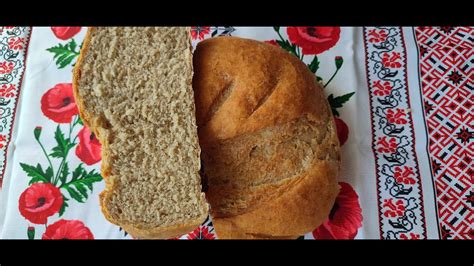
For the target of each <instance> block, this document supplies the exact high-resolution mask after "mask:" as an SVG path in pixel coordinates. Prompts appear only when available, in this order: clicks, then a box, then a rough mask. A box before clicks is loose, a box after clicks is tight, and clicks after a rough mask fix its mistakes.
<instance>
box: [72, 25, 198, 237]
mask: <svg viewBox="0 0 474 266" xmlns="http://www.w3.org/2000/svg"><path fill="white" fill-rule="evenodd" d="M94 30H95V28H94V27H89V28H88V30H87V33H86V36H85V38H84V42H83V45H82V49H81V53H80V55H79V58H78V60H77V62H76V65H75V67H74V71H73V83H72V84H73V93H74V98H75V101H76V105H77V107H78V110H79V115H80V117H81V119H82V121H83V122H84V124H85V125H86V126H87V127H88V128H89V129H90V130H91V131H92V132H93V133H94V134H95V135H96V137H97V139H98V140H99V141H100V143H101V144H102V164H101V174H102V177H103V178H104V180H105V184H106V187H105V189H104V191H102V192H101V193H100V195H99V201H100V206H101V210H102V213H103V214H104V217H105V218H106V219H107V220H108V221H109V222H111V223H113V224H116V225H118V226H120V227H122V228H123V229H124V230H125V231H126V232H127V233H129V234H130V235H132V236H133V237H135V238H173V237H177V236H180V235H183V234H186V233H188V232H190V231H192V230H194V229H195V228H196V227H198V226H199V225H200V224H201V223H202V222H203V221H204V220H205V219H206V218H207V214H205V215H203V216H202V217H198V218H197V219H195V220H192V221H189V222H188V223H186V224H181V225H173V226H162V227H156V228H151V229H150V228H142V227H141V226H140V224H136V223H123V222H121V221H118V220H116V219H114V218H113V217H112V215H110V213H109V210H108V209H107V207H106V205H105V202H106V201H107V198H108V197H110V196H111V195H112V192H113V191H114V190H115V188H116V184H115V183H114V182H113V180H111V179H110V178H109V176H110V172H111V165H109V164H107V163H106V162H107V161H108V160H107V158H108V157H109V152H108V149H109V147H108V145H107V141H105V136H103V134H102V132H101V130H100V129H101V127H102V125H103V123H104V121H102V120H101V119H100V117H94V115H93V114H91V113H89V112H87V109H86V108H85V103H84V101H83V99H82V97H80V94H79V93H78V90H79V80H80V78H81V67H82V62H83V60H84V58H85V56H86V55H87V52H88V49H89V43H90V40H91V35H92V33H93V31H94ZM190 45H191V44H190Z"/></svg>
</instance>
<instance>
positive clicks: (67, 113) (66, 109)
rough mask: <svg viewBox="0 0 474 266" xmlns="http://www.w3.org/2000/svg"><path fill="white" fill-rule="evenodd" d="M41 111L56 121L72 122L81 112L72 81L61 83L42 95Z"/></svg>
mask: <svg viewBox="0 0 474 266" xmlns="http://www.w3.org/2000/svg"><path fill="white" fill-rule="evenodd" d="M41 111H43V114H44V115H45V116H46V117H47V118H49V119H51V120H53V121H54V122H56V123H71V121H72V117H73V116H75V115H77V114H79V110H78V109H77V105H76V101H75V100H74V95H73V93H72V84H71V83H59V84H56V86H54V87H53V88H51V89H49V90H48V91H47V92H46V93H45V94H44V95H43V97H41Z"/></svg>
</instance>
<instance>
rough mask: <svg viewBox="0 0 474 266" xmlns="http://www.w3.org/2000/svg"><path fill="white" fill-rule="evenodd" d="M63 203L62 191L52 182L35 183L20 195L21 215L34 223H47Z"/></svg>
mask: <svg viewBox="0 0 474 266" xmlns="http://www.w3.org/2000/svg"><path fill="white" fill-rule="evenodd" d="M62 205H63V195H62V194H61V191H59V189H58V188H57V187H55V186H54V185H53V184H50V183H35V184H33V185H31V186H30V187H28V188H27V189H26V190H25V191H23V193H21V195H20V199H19V207H18V208H19V210H20V213H21V215H23V217H25V218H26V219H27V220H28V221H30V222H32V223H34V224H45V223H46V222H47V221H48V217H50V216H52V215H54V214H55V213H57V212H59V209H60V208H61V206H62Z"/></svg>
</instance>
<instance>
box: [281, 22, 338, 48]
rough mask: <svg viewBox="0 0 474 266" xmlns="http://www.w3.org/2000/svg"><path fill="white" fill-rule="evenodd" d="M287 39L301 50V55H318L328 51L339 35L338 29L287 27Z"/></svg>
mask: <svg viewBox="0 0 474 266" xmlns="http://www.w3.org/2000/svg"><path fill="white" fill-rule="evenodd" d="M287 33H288V38H289V39H290V41H291V42H292V43H293V44H296V45H298V46H299V47H301V48H302V49H303V51H302V52H303V54H305V55H311V54H320V53H322V52H324V51H327V50H329V49H330V48H332V47H333V46H334V45H336V43H337V41H339V36H340V34H341V28H340V27H288V28H287Z"/></svg>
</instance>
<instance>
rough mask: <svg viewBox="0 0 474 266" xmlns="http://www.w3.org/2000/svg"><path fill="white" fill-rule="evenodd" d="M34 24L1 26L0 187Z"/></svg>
mask: <svg viewBox="0 0 474 266" xmlns="http://www.w3.org/2000/svg"><path fill="white" fill-rule="evenodd" d="M29 40H30V28H27V27H0V187H1V186H2V180H3V176H4V174H5V167H6V158H7V147H8V143H9V142H10V140H11V134H12V128H13V122H14V119H15V114H16V107H17V101H18V99H19V96H20V88H21V82H22V78H23V73H24V70H25V59H26V53H27V47H28V42H29Z"/></svg>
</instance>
